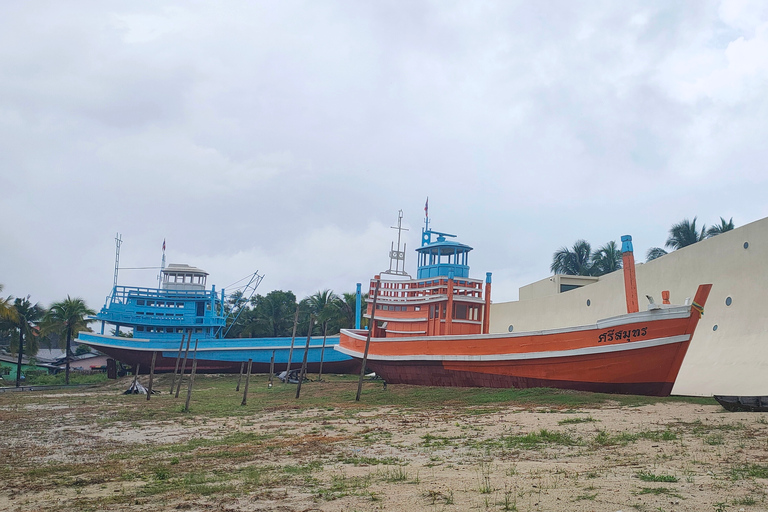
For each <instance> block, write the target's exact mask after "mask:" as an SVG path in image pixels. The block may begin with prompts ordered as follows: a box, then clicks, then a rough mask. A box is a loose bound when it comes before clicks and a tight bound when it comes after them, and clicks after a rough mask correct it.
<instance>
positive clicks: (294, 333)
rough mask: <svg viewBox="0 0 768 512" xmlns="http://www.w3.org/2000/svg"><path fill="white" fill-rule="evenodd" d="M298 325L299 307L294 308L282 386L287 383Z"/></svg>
mask: <svg viewBox="0 0 768 512" xmlns="http://www.w3.org/2000/svg"><path fill="white" fill-rule="evenodd" d="M298 325H299V306H298V305H297V306H296V314H295V315H293V334H292V335H291V348H290V350H288V366H286V368H285V380H284V381H283V384H285V383H286V382H288V372H290V371H291V358H293V344H294V343H295V342H296V327H297V326H298Z"/></svg>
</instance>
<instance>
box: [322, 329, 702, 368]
mask: <svg viewBox="0 0 768 512" xmlns="http://www.w3.org/2000/svg"><path fill="white" fill-rule="evenodd" d="M690 339H691V336H690V335H689V334H680V335H677V336H669V337H667V338H654V339H651V340H644V341H630V342H629V343H617V344H614V345H600V346H595V347H582V348H576V349H572V350H553V351H550V352H525V353H519V354H484V355H469V354H458V355H439V354H434V355H432V354H430V355H427V354H411V355H403V356H383V355H378V354H371V353H370V352H369V353H368V359H371V360H375V361H464V362H481V361H525V360H530V359H552V358H557V357H577V356H589V355H598V354H610V353H615V352H625V351H627V350H638V349H643V348H652V347H660V346H662V345H671V344H673V343H682V342H685V341H688V340H690ZM390 343H397V341H392V340H390ZM336 350H338V351H339V352H341V353H342V354H346V355H348V356H352V357H357V358H358V359H361V358H362V357H363V354H362V352H357V351H355V350H350V349H348V348H345V347H342V346H340V345H339V346H337V347H336Z"/></svg>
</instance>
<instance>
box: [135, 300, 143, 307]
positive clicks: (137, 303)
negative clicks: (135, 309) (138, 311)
mask: <svg viewBox="0 0 768 512" xmlns="http://www.w3.org/2000/svg"><path fill="white" fill-rule="evenodd" d="M136 305H137V306H143V305H144V301H143V300H137V301H136Z"/></svg>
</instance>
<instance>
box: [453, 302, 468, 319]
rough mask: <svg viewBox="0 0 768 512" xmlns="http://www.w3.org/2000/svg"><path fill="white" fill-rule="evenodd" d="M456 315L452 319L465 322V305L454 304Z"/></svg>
mask: <svg viewBox="0 0 768 512" xmlns="http://www.w3.org/2000/svg"><path fill="white" fill-rule="evenodd" d="M455 309H456V314H455V316H454V318H457V319H459V320H466V319H467V305H466V304H456V307H455Z"/></svg>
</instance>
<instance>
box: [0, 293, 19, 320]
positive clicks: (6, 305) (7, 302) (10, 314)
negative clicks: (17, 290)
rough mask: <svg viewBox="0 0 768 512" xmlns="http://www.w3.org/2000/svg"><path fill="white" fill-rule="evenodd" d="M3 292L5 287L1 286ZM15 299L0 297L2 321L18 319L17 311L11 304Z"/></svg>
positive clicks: (0, 316)
mask: <svg viewBox="0 0 768 512" xmlns="http://www.w3.org/2000/svg"><path fill="white" fill-rule="evenodd" d="M2 291H3V285H1V284H0V292H2ZM11 300H13V297H11V296H8V298H3V297H0V320H12V319H14V318H15V317H16V310H15V309H13V305H12V304H11Z"/></svg>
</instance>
